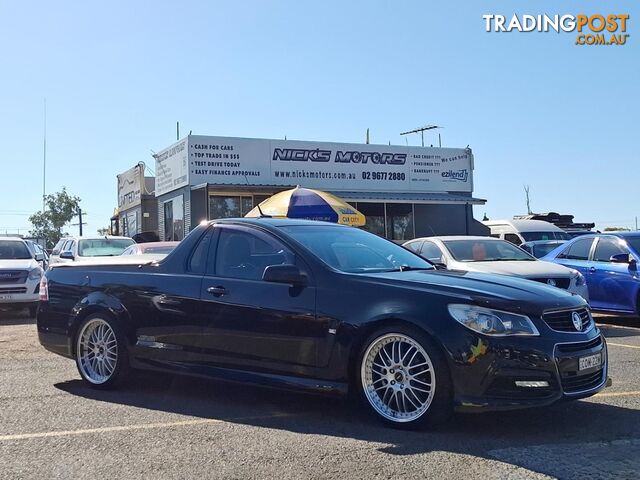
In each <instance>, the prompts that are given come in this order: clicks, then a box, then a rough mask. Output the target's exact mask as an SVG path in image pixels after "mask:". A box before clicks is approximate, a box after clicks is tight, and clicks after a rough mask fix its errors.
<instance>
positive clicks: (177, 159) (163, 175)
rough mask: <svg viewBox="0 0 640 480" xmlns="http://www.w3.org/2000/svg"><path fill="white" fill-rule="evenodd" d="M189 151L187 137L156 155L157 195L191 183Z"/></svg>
mask: <svg viewBox="0 0 640 480" xmlns="http://www.w3.org/2000/svg"><path fill="white" fill-rule="evenodd" d="M188 138H191V137H188ZM187 151H188V148H187V139H184V140H180V141H179V142H177V143H174V144H173V145H171V146H170V147H169V148H166V149H164V150H162V151H161V152H160V153H157V154H156V155H154V157H155V159H156V197H159V196H160V195H163V194H165V193H168V192H171V191H173V190H176V189H178V188H181V187H184V186H186V185H189V167H188V165H187Z"/></svg>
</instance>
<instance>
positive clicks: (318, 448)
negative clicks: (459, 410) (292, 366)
mask: <svg viewBox="0 0 640 480" xmlns="http://www.w3.org/2000/svg"><path fill="white" fill-rule="evenodd" d="M598 320H599V321H604V322H608V323H609V324H608V325H601V328H602V330H603V331H604V333H605V335H606V336H607V338H608V342H609V345H610V347H609V354H610V362H611V364H610V375H611V377H612V378H613V386H612V387H611V388H608V389H606V390H605V392H603V393H602V394H600V395H597V396H595V397H592V398H590V399H588V400H582V401H577V402H569V403H563V404H558V405H555V406H553V407H551V408H547V409H540V410H529V411H520V412H509V413H501V414H483V415H456V416H454V418H453V419H452V420H451V421H450V422H449V423H447V424H446V425H444V426H442V427H440V428H438V429H437V430H432V431H426V432H403V431H398V430H393V429H389V428H386V427H383V426H381V425H380V424H378V423H377V422H376V421H375V420H372V419H371V418H369V416H368V415H366V413H365V412H362V411H360V410H359V409H358V408H357V407H354V406H351V405H350V404H347V403H346V402H344V401H340V400H333V399H326V398H318V397H311V396H305V395H297V394H292V393H283V392H274V391H268V390H261V389H257V388H249V387H241V386H229V385H225V384H222V383H215V382H208V381H203V380H198V379H188V378H177V377H170V376H144V377H141V378H140V379H138V380H137V381H136V382H135V383H133V384H132V385H129V386H128V387H126V388H124V389H123V390H119V391H108V392H102V391H96V390H91V389H88V388H86V387H84V386H83V384H82V383H81V382H80V380H79V376H78V373H77V371H76V369H75V365H74V363H73V362H72V361H70V360H66V359H64V358H62V357H58V356H56V355H53V354H50V353H48V352H46V351H45V350H44V349H43V348H42V347H40V345H39V344H38V341H37V336H36V329H35V325H34V323H33V320H30V319H28V318H27V317H26V316H19V315H16V314H11V315H9V314H6V313H4V314H3V313H2V312H0V465H1V467H0V478H7V479H16V478H42V477H47V478H49V477H65V478H71V477H72V478H100V477H102V478H105V477H106V478H127V479H129V478H154V479H155V478H193V477H196V476H199V477H204V478H243V479H244V478H274V477H278V478H279V479H287V478H295V479H300V478H303V479H304V478H397V477H400V476H404V477H407V478H438V479H442V478H485V479H494V478H499V479H521V478H536V479H537V478H555V477H558V478H567V479H573V478H575V479H578V478H579V479H583V478H625V479H626V478H632V477H637V474H638V472H639V471H640V377H639V376H638V374H637V372H638V371H639V370H640V328H637V327H640V325H638V322H637V321H635V322H633V321H632V320H629V319H625V318H616V317H606V318H605V317H602V318H599V319H598Z"/></svg>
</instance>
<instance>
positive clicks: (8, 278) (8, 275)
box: [0, 270, 29, 284]
mask: <svg viewBox="0 0 640 480" xmlns="http://www.w3.org/2000/svg"><path fill="white" fill-rule="evenodd" d="M28 275H29V272H28V271H26V270H0V284H3V283H4V284H7V283H8V284H17V283H24V282H26V281H27V276H28Z"/></svg>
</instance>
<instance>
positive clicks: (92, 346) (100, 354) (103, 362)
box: [75, 315, 130, 390]
mask: <svg viewBox="0 0 640 480" xmlns="http://www.w3.org/2000/svg"><path fill="white" fill-rule="evenodd" d="M75 357H76V366H77V367H78V372H79V373H80V376H81V377H82V380H83V381H84V382H85V383H86V384H87V385H89V386H90V387H92V388H97V389H102V390H106V389H110V388H113V387H115V386H117V385H119V384H121V383H122V382H123V381H124V380H126V378H127V377H128V376H129V370H130V368H129V356H128V352H127V343H126V339H125V337H124V334H123V333H122V329H121V328H120V326H119V325H118V324H117V323H116V322H115V321H114V320H112V319H111V318H108V317H106V316H102V315H90V316H89V317H87V318H86V319H85V320H84V321H83V322H82V324H81V325H80V328H79V329H78V334H77V336H76V342H75Z"/></svg>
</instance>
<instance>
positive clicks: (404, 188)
mask: <svg viewBox="0 0 640 480" xmlns="http://www.w3.org/2000/svg"><path fill="white" fill-rule="evenodd" d="M156 174H157V176H156V194H157V195H162V194H163V193H167V192H169V191H172V190H175V189H177V188H180V187H182V186H185V185H188V184H190V185H202V184H205V183H207V184H211V185H243V186H246V185H264V186H295V185H301V186H303V187H307V188H317V189H320V190H329V191H363V192H371V191H376V192H472V191H473V154H472V152H471V150H470V149H468V148H433V147H409V146H399V145H371V144H352V143H332V142H308V141H298V140H268V139H259V138H235V137H213V136H199V135H190V136H189V137H187V138H186V139H184V140H181V141H180V142H178V143H177V144H175V145H173V146H171V147H169V148H168V149H166V150H164V151H162V152H160V153H158V154H157V155H156Z"/></svg>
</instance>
